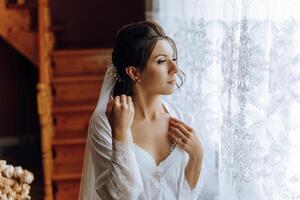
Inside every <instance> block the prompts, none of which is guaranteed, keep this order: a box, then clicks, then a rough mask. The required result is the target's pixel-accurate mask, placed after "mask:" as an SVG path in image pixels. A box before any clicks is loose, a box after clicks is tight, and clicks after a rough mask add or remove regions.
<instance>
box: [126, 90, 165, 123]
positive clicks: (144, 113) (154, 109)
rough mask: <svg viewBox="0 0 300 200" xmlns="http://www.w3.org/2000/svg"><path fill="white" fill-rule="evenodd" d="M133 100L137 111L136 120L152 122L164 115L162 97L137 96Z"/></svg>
mask: <svg viewBox="0 0 300 200" xmlns="http://www.w3.org/2000/svg"><path fill="white" fill-rule="evenodd" d="M132 99H133V104H134V109H135V115H134V118H135V119H138V120H142V121H144V122H151V121H154V120H157V119H159V117H160V116H161V115H162V114H163V113H164V110H163V106H162V104H161V97H160V95H155V96H145V95H136V96H133V98H132Z"/></svg>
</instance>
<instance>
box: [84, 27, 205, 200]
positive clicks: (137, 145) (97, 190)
mask: <svg viewBox="0 0 300 200" xmlns="http://www.w3.org/2000/svg"><path fill="white" fill-rule="evenodd" d="M176 57H177V50H176V46H175V43H174V42H173V40H172V39H171V38H169V37H168V36H166V35H165V33H164V31H163V29H162V28H161V27H160V26H159V25H158V24H156V23H154V22H137V23H132V24H129V25H126V26H124V27H122V28H121V29H120V31H119V32H118V34H117V37H116V41H115V46H114V50H113V53H112V65H111V66H109V67H108V69H107V71H106V74H105V78H104V82H103V85H102V89H101V94H100V98H99V101H98V105H97V107H96V109H95V111H94V113H93V115H92V117H91V119H90V124H89V130H88V137H87V144H86V153H85V161H84V168H83V174H82V180H81V189H80V195H79V199H85V200H92V199H103V200H109V199H122V200H123V199H124V200H125V199H126V200H127V199H129V200H135V199H143V200H144V199H145V200H148V199H156V200H162V199H167V200H172V199H184V200H189V199H197V198H198V196H199V193H200V189H201V183H202V182H203V181H202V180H201V176H200V175H201V168H202V158H203V152H202V146H201V143H200V141H199V138H198V133H197V132H196V131H195V130H194V129H193V128H192V127H191V126H190V124H191V123H192V116H190V115H187V114H186V113H184V112H182V111H181V110H180V109H178V108H177V107H175V106H174V105H172V104H170V103H168V102H167V101H166V100H163V98H161V95H170V94H172V93H173V92H174V90H175V86H178V84H177V85H176V80H175V78H176V75H177V76H178V77H179V79H180V81H181V84H182V82H183V81H182V80H183V76H184V74H183V72H182V71H181V70H180V69H179V68H178V66H177V62H176ZM178 87H179V86H178Z"/></svg>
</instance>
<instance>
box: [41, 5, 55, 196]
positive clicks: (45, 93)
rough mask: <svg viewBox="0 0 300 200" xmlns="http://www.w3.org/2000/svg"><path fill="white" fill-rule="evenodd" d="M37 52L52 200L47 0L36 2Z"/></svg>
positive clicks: (50, 36) (51, 38)
mask: <svg viewBox="0 0 300 200" xmlns="http://www.w3.org/2000/svg"><path fill="white" fill-rule="evenodd" d="M38 16H39V17H38V38H39V39H38V52H39V83H38V85H37V89H38V96H37V98H38V112H39V117H40V125H41V144H42V145H41V146H42V158H43V169H44V192H45V196H44V199H45V200H53V189H52V172H53V155H52V147H51V144H52V138H53V134H54V128H53V117H52V102H53V101H52V93H51V85H50V83H51V76H52V66H51V64H52V58H51V54H52V51H53V48H54V36H53V33H52V32H51V18H50V8H49V0H38Z"/></svg>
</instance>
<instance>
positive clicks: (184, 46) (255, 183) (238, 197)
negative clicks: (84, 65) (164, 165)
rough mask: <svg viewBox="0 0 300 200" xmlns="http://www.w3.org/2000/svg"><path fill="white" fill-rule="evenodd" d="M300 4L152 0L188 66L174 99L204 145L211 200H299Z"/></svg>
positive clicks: (149, 6)
mask: <svg viewBox="0 0 300 200" xmlns="http://www.w3.org/2000/svg"><path fill="white" fill-rule="evenodd" d="M299 9H300V2H299V1H297V0H146V11H147V12H146V16H147V19H148V20H154V21H157V22H159V23H160V24H161V25H162V26H163V27H164V28H165V30H166V32H167V34H168V35H170V36H171V37H172V38H174V40H175V42H176V44H177V47H178V52H179V56H178V62H179V65H180V67H181V69H182V70H183V71H184V72H185V73H186V77H187V80H186V82H185V85H184V86H183V87H182V89H181V90H180V91H178V92H176V93H175V94H174V95H172V96H171V97H167V98H170V99H171V100H172V101H173V102H175V104H176V105H178V106H180V107H182V108H183V109H184V110H186V111H187V112H190V113H193V115H194V116H195V118H196V119H197V120H198V121H199V123H197V126H198V127H195V128H196V129H197V130H198V131H200V132H201V134H202V138H201V139H202V143H203V145H204V146H205V155H206V157H205V163H206V168H208V169H209V173H208V174H206V176H205V178H206V185H205V190H204V192H203V194H202V196H201V197H199V199H207V200H214V199H218V200H296V199H297V200H299V199H300V159H299V158H298V157H299V155H300V14H298V13H299Z"/></svg>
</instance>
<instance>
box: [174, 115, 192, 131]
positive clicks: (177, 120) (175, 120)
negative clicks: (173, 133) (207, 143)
mask: <svg viewBox="0 0 300 200" xmlns="http://www.w3.org/2000/svg"><path fill="white" fill-rule="evenodd" d="M170 121H171V122H175V124H176V123H179V124H181V125H183V126H184V127H185V128H186V129H187V130H188V131H192V130H193V128H192V127H190V126H189V125H187V124H186V123H184V122H183V121H180V120H179V119H176V118H174V117H170Z"/></svg>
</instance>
